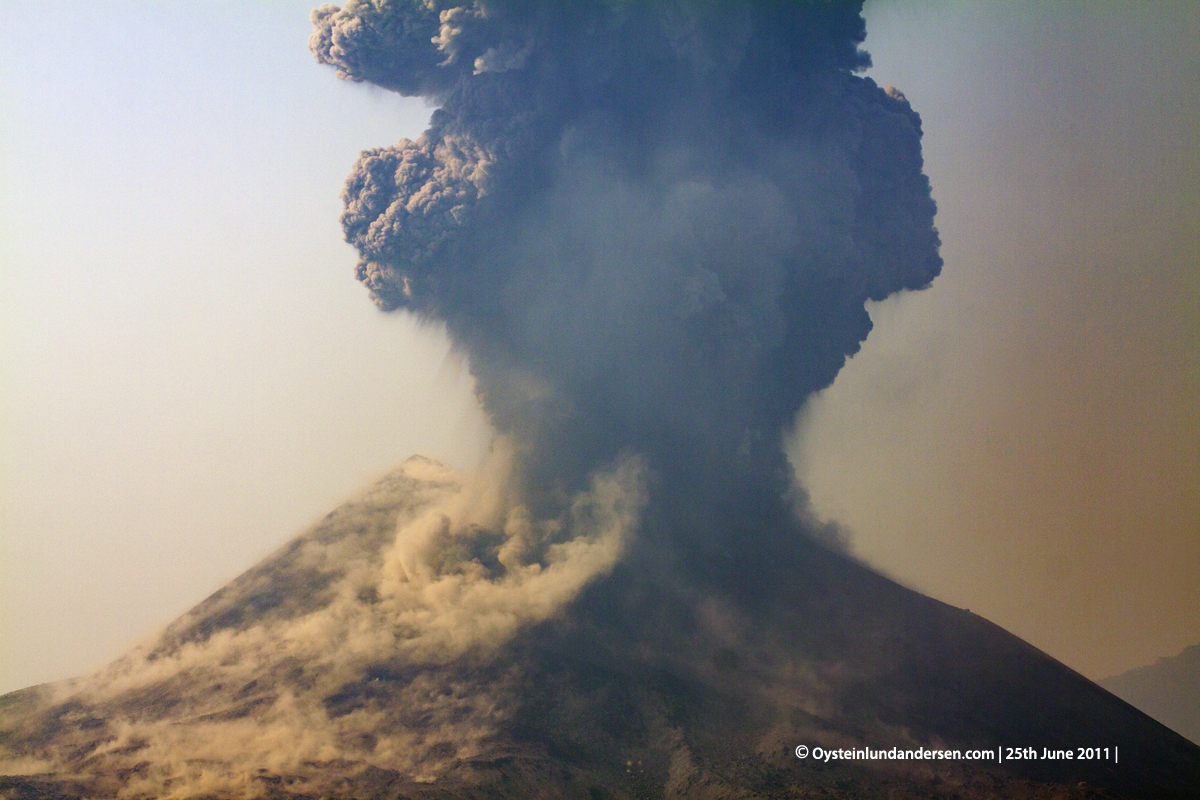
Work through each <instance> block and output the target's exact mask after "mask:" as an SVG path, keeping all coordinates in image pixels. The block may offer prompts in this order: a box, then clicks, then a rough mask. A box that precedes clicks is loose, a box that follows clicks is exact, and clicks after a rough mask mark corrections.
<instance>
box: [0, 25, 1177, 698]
mask: <svg viewBox="0 0 1200 800" xmlns="http://www.w3.org/2000/svg"><path fill="white" fill-rule="evenodd" d="M311 5H312V3H311V2H282V1H280V2H232V1H230V2H204V3H199V2H197V3H189V4H184V3H152V2H148V1H147V2H118V3H104V4H102V5H101V4H90V3H84V2H82V1H80V2H71V3H53V2H39V3H34V4H24V3H21V4H18V3H16V2H0V15H2V16H0V23H2V31H0V48H2V50H0V52H2V53H3V59H2V64H3V66H2V67H0V104H2V105H0V126H2V127H0V136H2V137H3V138H2V139H0V146H2V150H0V157H2V160H0V181H2V183H0V203H2V204H3V205H2V212H0V226H2V227H0V326H2V327H0V337H2V338H0V404H2V405H0V413H2V415H3V416H2V417H0V420H2V426H0V437H2V438H0V458H2V460H0V469H2V472H0V504H2V505H0V603H2V605H0V692H2V691H7V690H11V689H15V688H19V687H20V686H24V685H28V684H31V683H36V682H41V681H46V680H52V679H57V678H63V677H68V676H70V675H73V674H78V673H81V672H84V671H86V670H88V669H91V668H94V667H96V666H99V665H100V664H101V663H103V662H104V661H105V660H107V659H110V658H112V657H115V656H117V655H119V654H120V653H121V652H122V651H123V650H125V649H126V648H128V647H129V646H130V645H131V644H133V643H135V642H136V641H138V640H140V639H142V638H145V637H147V636H149V635H151V634H153V633H154V631H155V630H156V629H157V628H158V627H159V626H161V625H163V624H165V623H167V622H168V621H170V620H171V619H172V618H174V617H175V616H177V615H178V614H180V613H182V612H183V611H184V610H186V609H187V608H188V607H190V606H191V605H193V604H194V603H196V602H198V601H199V600H201V599H203V597H205V596H206V595H207V594H209V593H211V592H212V591H214V590H215V589H217V588H219V587H220V586H221V585H222V584H224V583H225V582H226V581H228V580H229V579H231V578H233V577H234V576H235V575H237V574H238V573H239V572H241V571H242V570H244V569H246V568H248V567H249V566H251V565H253V563H254V562H255V561H257V560H258V559H259V558H260V557H262V556H263V555H265V554H266V553H267V552H269V551H270V550H271V549H273V548H274V547H276V546H278V545H279V544H281V543H282V542H283V541H285V540H286V539H287V538H288V537H289V536H290V535H292V534H293V533H295V532H296V531H297V530H298V529H299V528H301V527H302V526H303V525H305V524H307V523H308V522H310V521H312V520H313V519H314V518H316V517H318V516H320V515H321V514H323V513H324V512H326V511H328V510H329V509H330V508H331V507H332V506H333V505H334V504H336V503H337V502H338V501H339V500H341V499H342V498H344V497H345V496H346V495H348V494H349V493H351V492H353V491H354V490H356V489H357V488H358V487H360V486H361V485H362V484H363V483H365V482H366V481H367V480H369V479H370V477H371V476H373V475H375V474H377V473H379V472H381V471H383V470H384V469H386V468H387V467H389V466H390V465H392V464H394V463H396V462H398V461H400V460H402V459H404V458H405V457H407V456H408V455H410V454H412V453H414V452H420V453H423V454H426V455H429V456H432V457H435V458H439V459H442V460H446V461H448V462H450V463H451V464H452V465H454V466H457V467H461V468H467V467H470V466H471V465H472V464H473V463H474V462H475V460H477V459H478V457H479V456H480V454H481V453H482V451H483V448H484V447H485V446H486V442H487V432H486V429H485V426H484V423H483V421H482V419H481V418H480V416H479V414H478V412H477V411H476V410H475V409H474V404H473V400H472V397H471V394H470V381H469V378H468V377H467V375H466V373H465V370H464V368H463V365H462V364H460V363H458V362H457V361H456V360H455V359H454V358H452V357H447V354H446V344H445V342H444V341H443V340H442V339H441V338H440V337H439V336H438V335H437V333H436V332H430V331H418V330H417V329H416V328H415V326H414V325H413V324H412V323H411V322H410V321H408V320H406V319H404V318H402V317H388V316H384V315H381V314H379V313H377V312H376V311H375V310H374V308H373V307H372V306H371V305H370V303H369V302H368V300H367V297H366V292H365V290H363V289H362V287H360V286H359V285H358V284H357V282H355V281H354V279H353V265H354V253H353V251H352V249H351V248H350V247H349V246H347V245H345V244H344V243H343V242H342V240H341V231H340V228H339V226H338V221H337V218H338V214H339V212H340V209H341V204H340V201H339V200H338V192H339V190H340V187H341V184H342V180H343V178H344V176H345V175H346V173H347V172H348V171H349V168H350V166H351V164H352V163H353V161H354V159H355V158H356V156H357V154H358V152H359V150H361V149H363V148H366V147H371V146H376V145H382V144H388V143H391V142H394V141H395V140H396V139H398V138H400V137H401V136H410V137H414V136H416V135H418V134H419V133H420V132H421V130H422V129H423V127H424V124H425V120H426V119H427V117H428V113H429V111H428V109H426V108H425V107H424V106H423V105H422V104H421V103H420V102H419V101H405V100H401V99H400V98H396V97H394V96H392V95H389V94H387V93H384V92H381V91H377V90H371V89H369V88H368V87H364V86H358V85H353V84H347V83H344V82H341V81H337V80H336V79H335V78H334V76H333V74H332V71H331V70H329V69H328V68H322V67H319V66H318V65H317V64H316V63H315V62H314V61H313V59H312V57H311V56H310V55H309V53H308V52H307V49H306V47H305V42H306V39H307V36H308V30H309V24H308V21H307V14H308V10H309V7H310V6H311ZM1043 5H1044V4H1033V3H1030V4H1024V5H1022V4H1013V3H1006V4H994V3H991V4H966V3H879V4H874V5H871V6H869V11H868V31H869V37H868V41H867V47H868V49H869V50H871V51H872V53H873V54H874V56H875V62H876V67H875V68H874V69H873V70H872V71H871V73H870V74H872V75H873V76H874V77H875V78H876V79H877V80H878V81H879V82H880V83H882V84H885V85H887V84H894V85H896V86H898V87H900V88H901V89H902V90H904V91H905V93H906V94H907V95H908V97H909V99H910V100H911V101H912V102H913V104H914V106H915V107H916V108H917V109H918V110H919V111H920V112H921V113H922V114H923V116H924V119H925V130H926V140H925V146H926V158H927V167H928V172H929V174H930V176H931V179H932V181H933V185H934V194H935V197H936V198H937V199H938V201H939V204H940V213H939V219H938V224H939V227H940V228H941V230H942V233H943V239H944V241H945V243H946V245H945V252H944V254H945V257H946V268H945V274H944V275H943V276H942V278H940V279H939V280H938V281H937V283H936V284H935V286H934V288H933V289H931V290H930V291H928V292H925V293H921V294H917V295H910V296H905V297H901V298H897V299H895V300H891V301H887V302H886V303H884V304H881V305H878V306H875V307H874V308H873V309H872V314H873V316H874V318H875V320H876V323H877V326H876V330H875V332H874V333H873V334H872V337H871V339H870V340H868V342H867V345H866V347H865V348H864V351H863V353H862V354H861V355H860V356H859V357H857V358H856V359H854V360H853V361H852V362H851V364H850V366H849V367H848V368H847V370H846V371H845V372H844V373H843V376H842V377H841V378H840V379H839V381H838V382H837V384H836V385H835V386H834V387H833V388H832V389H830V390H829V391H828V392H826V393H825V395H824V396H823V397H821V398H819V399H818V400H817V401H816V402H815V403H814V404H813V408H812V410H811V412H810V413H809V414H808V415H807V417H806V418H805V424H804V425H803V426H802V427H801V433H800V435H799V437H798V442H797V446H796V448H795V449H796V452H797V460H798V462H799V464H800V471H801V473H802V474H803V475H804V477H805V479H806V482H807V483H808V484H809V486H810V487H811V489H812V493H813V497H814V500H815V501H816V504H817V507H818V509H819V510H820V511H821V512H822V513H824V514H826V515H829V516H832V517H835V518H837V519H840V520H843V521H845V522H846V523H847V524H848V525H849V527H850V528H851V531H852V534H853V538H854V542H855V547H856V549H857V552H858V553H859V554H860V555H862V556H863V557H865V558H867V559H868V560H869V561H871V562H872V563H875V564H877V565H878V566H880V568H882V569H883V570H884V571H886V572H888V573H889V574H891V575H893V576H895V577H897V578H899V579H901V580H903V581H904V582H906V583H908V584H909V585H913V586H915V587H917V588H919V589H922V590H924V591H927V592H930V593H932V594H933V595H934V596H937V597H939V598H941V599H944V600H946V601H948V602H951V603H954V604H956V605H960V606H967V607H970V608H971V609H972V610H973V611H976V612H978V613H981V614H983V615H984V616H987V617H989V618H991V619H993V620H994V621H996V622H998V623H999V624H1001V625H1003V626H1005V627H1007V628H1009V629H1010V630H1012V631H1014V632H1015V633H1017V634H1018V635H1021V636H1024V637H1026V638H1028V639H1029V640H1030V641H1031V642H1033V643H1034V644H1035V645H1037V646H1038V647H1041V648H1043V649H1045V650H1046V651H1047V652H1049V653H1051V654H1052V655H1054V656H1056V657H1057V658H1060V659H1061V660H1063V661H1065V662H1066V663H1067V664H1069V665H1071V666H1073V667H1076V668H1077V669H1080V670H1082V671H1083V672H1084V673H1085V674H1088V675H1089V676H1090V677H1094V678H1099V677H1103V676H1105V675H1108V674H1111V673H1113V672H1117V671H1120V670H1123V669H1126V668H1129V667H1133V666H1137V665H1139V664H1143V663H1148V662H1150V661H1153V660H1154V659H1155V658H1157V657H1158V656H1161V655H1169V654H1173V653H1175V652H1178V651H1179V650H1181V649H1182V648H1183V646H1185V645H1187V644H1191V643H1194V642H1195V641H1200V591H1198V589H1200V488H1198V487H1200V412H1197V411H1196V409H1197V408H1200V367H1198V366H1197V362H1198V359H1197V354H1198V353H1200V266H1198V265H1197V262H1196V257H1197V256H1196V254H1197V253H1198V252H1200V247H1198V246H1197V244H1198V241H1200V223H1198V220H1200V212H1198V211H1197V209H1200V192H1198V190H1197V187H1198V186H1200V156H1198V155H1197V154H1198V153H1200V141H1198V139H1200V133H1198V132H1200V112H1198V109H1200V101H1198V100H1197V96H1196V91H1195V87H1196V86H1198V85H1200V55H1198V46H1197V42H1200V26H1198V24H1197V20H1198V19H1200V13H1198V11H1197V7H1198V6H1200V4H1166V3H1160V4H1155V5H1153V6H1146V7H1143V6H1141V5H1139V6H1136V7H1134V6H1133V4H1111V5H1105V4H1086V5H1085V4H1069V5H1061V6H1056V7H1055V8H1054V9H1053V10H1050V11H1047V10H1044V8H1043ZM1146 9H1149V10H1146Z"/></svg>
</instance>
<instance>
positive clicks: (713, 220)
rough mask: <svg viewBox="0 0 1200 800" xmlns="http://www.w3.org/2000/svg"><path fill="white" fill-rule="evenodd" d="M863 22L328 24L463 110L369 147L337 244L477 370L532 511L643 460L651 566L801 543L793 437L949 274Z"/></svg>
mask: <svg viewBox="0 0 1200 800" xmlns="http://www.w3.org/2000/svg"><path fill="white" fill-rule="evenodd" d="M860 9H861V3H830V2H765V0H764V1H763V2H745V3H741V2H739V3H729V2H717V1H716V0H712V1H710V2H694V1H693V0H642V1H639V0H633V1H630V0H579V1H578V2H550V1H549V0H547V1H546V2H530V1H529V0H475V2H474V3H455V2H444V1H439V0H407V1H400V0H398V1H397V2H387V1H386V0H363V1H362V2H357V1H356V0H352V1H351V2H350V3H348V4H347V5H346V6H345V7H344V8H341V9H339V8H337V7H336V6H332V5H325V6H322V7H320V8H318V9H317V10H316V11H314V12H313V14H312V19H313V22H314V24H315V31H314V33H313V35H312V38H311V40H310V42H309V47H310V49H311V50H312V51H313V53H314V54H315V55H316V57H317V59H318V60H319V61H321V62H324V63H326V64H330V65H333V66H334V67H336V69H337V72H338V75H339V76H341V77H343V78H347V79H350V80H354V81H368V82H371V83H374V84H376V85H378V86H381V87H384V88H385V89H390V90H393V91H396V92H399V93H401V94H404V95H419V96H422V97H425V98H427V99H428V100H429V101H431V102H433V103H436V104H438V105H439V106H440V107H439V109H438V110H437V111H435V112H434V114H433V119H432V123H431V127H430V129H429V130H428V131H426V133H425V134H424V135H423V136H422V137H421V138H420V139H418V140H417V141H410V140H408V139H404V140H401V141H400V142H399V143H398V144H396V145H393V146H390V147H381V148H377V149H373V150H368V151H366V152H364V153H363V155H362V157H361V159H360V160H359V162H358V163H357V165H356V166H355V168H354V171H353V172H352V174H351V175H350V178H349V179H348V181H347V183H346V188H345V191H344V194H343V199H344V201H345V206H346V208H345V213H344V214H343V215H342V224H343V227H344V229H345V233H346V238H347V240H348V241H350V242H351V243H352V244H354V246H355V247H356V248H358V250H359V252H360V254H361V257H360V259H359V263H358V277H359V279H360V280H361V281H362V282H363V283H365V284H366V285H367V287H368V288H369V289H370V290H371V295H372V297H373V298H374V300H375V302H376V303H377V304H378V305H379V306H380V307H381V308H383V309H385V310H392V309H406V310H408V311H411V312H414V313H416V314H417V315H419V316H420V317H421V318H423V319H426V320H431V321H437V322H441V323H444V324H445V327H446V330H447V331H448V333H449V335H450V337H451V339H452V341H453V342H454V344H455V346H456V347H458V348H459V349H460V350H461V351H463V352H465V353H467V354H468V356H469V360H470V364H471V369H472V372H473V373H474V376H475V378H476V381H477V389H478V393H479V396H480V398H481V401H482V403H483V406H484V408H485V410H486V411H487V413H488V414H489V415H490V417H491V419H492V421H493V423H494V424H495V426H496V427H497V429H498V430H499V431H500V432H501V433H503V434H505V435H506V436H508V437H510V438H511V440H512V441H513V442H514V447H515V450H516V456H515V482H516V491H517V493H518V494H519V495H520V496H521V497H522V498H523V499H524V500H525V501H526V502H527V503H528V507H529V508H530V509H531V510H532V513H534V514H535V515H539V516H545V517H548V518H553V517H556V516H557V515H559V514H560V512H561V508H562V507H563V505H564V504H565V503H567V502H569V498H571V497H573V496H574V495H575V494H576V493H577V492H579V491H581V490H583V489H584V488H585V487H586V486H587V484H588V481H589V480H590V476H591V475H593V474H594V473H596V472H597V471H598V470H603V469H604V468H606V466H607V465H609V464H611V463H614V462H615V461H616V460H617V459H618V458H620V457H621V456H622V454H629V453H633V454H637V455H638V456H640V457H642V458H644V459H645V460H646V463H647V464H648V466H649V469H650V473H651V475H652V476H653V478H652V485H651V490H650V496H651V500H650V504H649V506H648V509H647V511H646V518H645V519H644V524H643V526H642V527H643V535H642V537H641V539H640V544H641V545H642V549H643V550H644V549H646V545H647V543H648V542H653V541H657V542H659V543H660V544H666V545H668V548H666V550H664V548H662V547H658V548H655V549H656V550H657V551H658V552H659V553H660V554H661V553H662V552H667V551H669V552H670V553H672V555H671V556H670V557H671V558H672V559H673V560H674V559H682V561H683V562H688V563H692V564H693V565H699V564H701V563H702V562H703V561H705V560H706V559H709V558H710V557H711V556H714V555H718V554H720V555H726V556H729V557H731V558H732V559H739V556H738V554H737V551H740V550H744V549H745V548H747V547H749V548H757V547H762V546H764V543H763V542H753V541H751V540H752V539H754V538H755V537H761V536H762V535H763V534H762V533H761V532H762V531H763V530H770V531H771V535H773V536H779V535H781V531H782V530H783V529H785V528H790V529H794V527H795V526H794V524H792V523H791V522H790V518H791V514H792V512H791V510H790V506H789V504H788V503H787V501H786V500H785V495H786V494H787V492H788V489H789V486H790V481H791V471H790V469H789V467H788V464H787V462H786V459H785V458H784V455H783V450H782V446H781V439H782V436H783V433H784V431H785V429H786V428H787V426H789V425H790V424H791V423H792V421H793V419H794V416H795V414H796V411H797V410H798V408H799V407H800V405H801V404H802V403H803V402H804V400H805V398H806V397H808V396H809V395H810V394H811V393H812V392H814V391H817V390H819V389H821V388H823V387H825V386H828V385H829V384H830V383H831V382H832V381H833V379H834V377H835V376H836V375H837V373H838V370H839V369H840V368H841V367H842V365H843V364H844V363H845V360H846V358H847V357H848V356H850V355H852V354H853V353H855V352H856V351H857V350H858V348H859V345H860V343H861V342H862V341H863V339H864V338H865V337H866V336H867V334H868V332H869V331H870V329H871V321H870V318H869V316H868V315H867V313H866V311H865V309H864V301H866V300H879V299H882V298H884V297H886V296H888V295H889V294H891V293H893V292H896V291H900V290H904V289H920V288H922V287H924V286H927V285H928V284H929V283H930V281H932V280H933V278H934V277H935V276H937V274H938V273H939V271H940V269H941V264H942V262H941V259H940V257H939V256H938V246H939V240H938V234H937V231H936V229H935V228H934V226H933V218H934V213H935V205H934V202H933V200H932V199H931V197H930V186H929V182H928V180H927V179H926V177H925V175H924V174H923V173H922V171H921V170H922V160H921V150H920V138H921V121H920V117H919V116H918V115H917V113H916V112H915V111H913V109H912V108H911V107H910V106H909V104H908V102H907V101H906V100H905V98H904V96H903V95H902V94H900V93H899V92H897V91H895V90H894V89H882V88H880V87H878V86H877V85H876V84H875V83H873V82H872V81H871V80H870V79H868V78H865V77H861V76H859V75H857V74H856V73H857V72H859V71H861V70H862V69H864V68H865V67H866V66H868V65H869V63H870V62H869V57H868V55H867V54H866V53H865V52H864V51H862V50H860V49H859V45H860V44H861V43H862V41H863V39H864V36H865V26H864V22H863V19H862V17H861V15H860ZM705 569H707V568H705ZM702 571H703V570H702Z"/></svg>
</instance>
